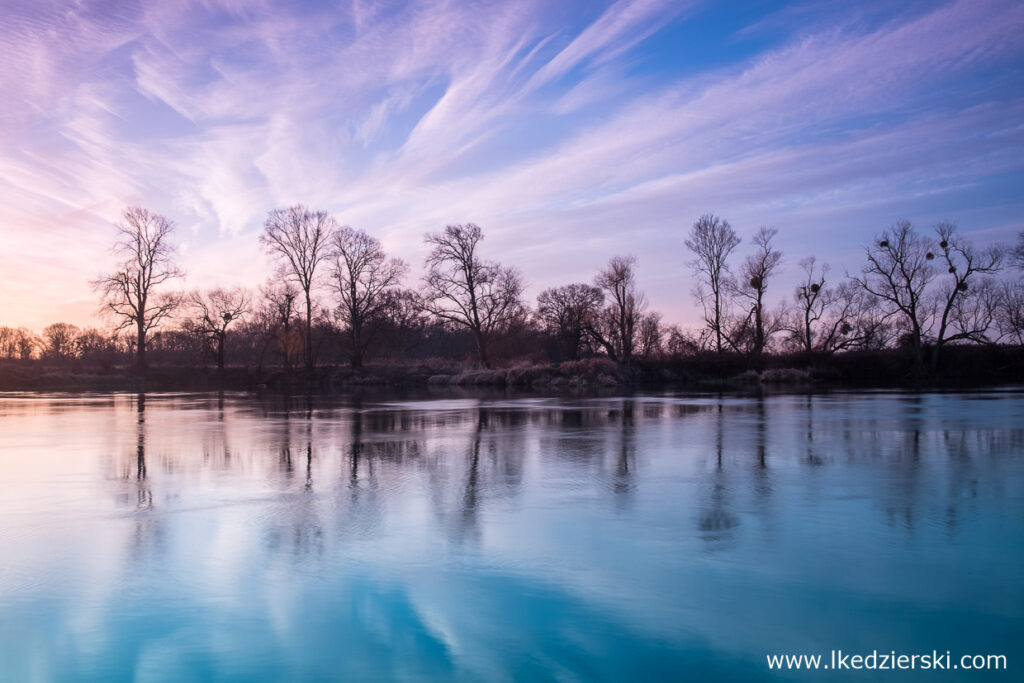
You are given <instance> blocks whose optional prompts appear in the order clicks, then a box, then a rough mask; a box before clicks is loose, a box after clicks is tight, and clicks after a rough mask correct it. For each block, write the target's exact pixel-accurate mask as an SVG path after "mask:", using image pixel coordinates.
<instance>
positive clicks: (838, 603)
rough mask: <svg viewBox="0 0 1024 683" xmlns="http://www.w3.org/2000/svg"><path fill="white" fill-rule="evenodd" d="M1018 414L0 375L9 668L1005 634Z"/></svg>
mask: <svg viewBox="0 0 1024 683" xmlns="http://www.w3.org/2000/svg"><path fill="white" fill-rule="evenodd" d="M1022 407H1024V400H1022V398H1021V397H1020V395H1018V394H1013V393H1004V394H995V395H993V394H976V395H969V394H968V395H916V396H905V395H901V394H874V395H843V394H837V395H819V396H770V395H769V396H764V395H756V396H750V397H745V398H740V397H730V396H716V397H674V396H655V397H652V396H630V397H610V398H571V399H556V398H530V399H523V400H519V399H514V398H508V397H503V396H502V397H494V398H474V397H470V396H465V395H462V396H458V397H455V398H446V399H444V400H430V399H427V400H416V399H410V400H405V401H395V400H392V399H390V398H388V397H377V398H374V397H367V396H359V397H347V398H342V399H337V400H325V399H322V398H317V397H313V396H300V397H297V398H296V397H292V398H280V397H277V398H269V399H266V400H263V401H260V400H253V399H251V398H249V397H245V396H241V395H233V394H230V393H229V394H224V393H220V394H209V395H204V394H200V395H189V394H169V395H145V394H138V395H116V396H105V397H89V396H86V397H81V398H78V399H76V398H73V397H66V396H61V397H47V396H38V397H30V396H19V397H8V398H0V414H3V415H4V416H5V419H4V421H3V423H2V428H0V454H2V455H0V476H2V478H3V479H2V480H3V481H4V482H6V484H5V487H6V492H7V493H8V494H9V495H7V496H5V497H4V498H3V499H0V512H3V513H4V514H3V515H2V516H0V556H3V557H5V558H8V559H7V560H6V562H5V563H4V564H3V565H0V627H2V628H3V629H4V633H6V634H8V637H6V638H5V641H4V642H3V643H2V644H0V661H4V662H5V663H7V662H13V663H14V664H13V665H12V666H11V668H10V671H11V672H12V675H13V676H14V677H15V678H18V679H25V678H32V677H33V676H32V675H31V674H32V671H35V669H34V668H33V667H35V666H38V662H36V661H35V660H33V662H29V661H28V660H27V659H26V656H25V655H24V653H26V652H30V651H31V652H39V653H42V656H43V657H44V660H40V661H46V662H47V666H49V667H50V669H49V670H50V671H52V672H53V673H54V676H52V677H56V678H61V677H63V678H78V677H86V678H90V677H92V678H105V677H107V676H106V674H109V673H111V672H118V673H119V676H115V677H127V676H128V674H127V673H125V672H129V673H131V674H132V675H134V676H135V677H139V678H145V677H147V675H149V674H152V673H153V672H156V671H163V672H164V675H171V677H176V678H190V677H197V676H198V677H200V678H209V677H241V678H260V677H265V678H270V679H274V678H277V679H280V678H310V677H313V678H315V677H318V676H330V677H337V676H347V677H351V678H369V677H372V678H379V677H383V678H391V677H397V678H401V677H406V678H424V677H426V678H431V677H438V678H451V677H456V678H459V677H467V678H474V679H491V678H507V677H518V678H552V677H559V676H564V677H567V678H635V677H637V676H640V675H643V676H646V677H655V678H658V677H661V678H666V677H668V678H671V677H676V676H677V675H678V673H679V671H682V670H686V671H690V672H695V673H694V675H696V676H697V677H706V678H711V677H713V678H720V679H729V678H734V679H737V680H748V679H751V678H754V679H756V678H762V677H766V676H767V672H766V671H764V670H763V667H762V666H761V661H762V658H763V654H764V652H765V651H773V650H775V649H778V650H780V651H788V650H792V649H793V648H794V646H795V645H797V644H798V645H799V646H800V649H801V650H806V651H815V650H822V651H827V650H829V649H831V648H833V647H843V648H844V649H846V648H849V649H854V648H856V647H858V646H866V647H868V648H870V647H881V645H880V644H884V647H886V648H890V649H891V648H893V647H897V648H900V647H905V648H914V649H915V651H916V650H921V651H929V650H930V649H932V648H935V647H939V648H946V647H948V645H947V643H950V642H954V641H955V642H956V643H958V646H962V647H963V648H964V649H965V651H971V648H973V649H974V650H977V651H984V652H989V651H999V652H1006V653H1007V654H1009V653H1012V652H1017V649H1018V648H1019V645H1018V639H1017V638H1016V634H1019V633H1020V632H1021V631H1022V630H1024V619H1022V616H1021V615H1024V589H1022V588H1021V587H1020V585H1019V580H1018V574H1019V569H1020V566H1021V565H1022V563H1024V550H1021V548H1022V546H1021V544H1020V540H1021V538H1022V537H1024V486H1021V484H1020V482H1021V481H1024V477H1022V475H1024V462H1022V460H1024V430H1022V429H1020V428H1018V427H1017V425H1018V424H1019V416H1020V415H1021V414H1022ZM964 577H968V579H967V580H965V578H964ZM894 610H895V612H894ZM894 613H898V614H899V615H900V617H899V619H896V620H894V619H893V614H894ZM836 614H842V615H843V618H842V619H836V618H835V615H836ZM965 623H966V624H969V625H970V628H969V629H967V628H966V627H965ZM15 624H24V625H25V626H24V628H22V627H20V626H19V627H18V628H14V626H13V625H15ZM85 625H87V627H86V626H85ZM75 629H78V630H75ZM58 645H59V647H58ZM159 653H165V655H166V653H176V654H175V655H174V657H173V658H170V659H169V658H168V657H167V656H164V655H159ZM161 666H162V667H164V668H163V669H161V668H160V667H161ZM147 672H148V674H147ZM44 677H46V676H44Z"/></svg>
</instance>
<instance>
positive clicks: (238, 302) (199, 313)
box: [189, 287, 249, 374]
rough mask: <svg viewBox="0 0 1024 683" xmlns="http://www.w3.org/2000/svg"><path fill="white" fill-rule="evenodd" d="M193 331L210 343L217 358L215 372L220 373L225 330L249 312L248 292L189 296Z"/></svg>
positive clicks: (221, 372) (207, 293)
mask: <svg viewBox="0 0 1024 683" xmlns="http://www.w3.org/2000/svg"><path fill="white" fill-rule="evenodd" d="M189 301H190V302H191V305H192V309H193V324H194V326H195V329H196V331H197V332H198V333H199V334H200V335H202V336H203V338H205V339H206V340H207V342H208V343H209V344H210V346H211V349H212V351H213V353H214V356H215V357H216V358H217V372H218V373H220V374H223V373H224V341H225V339H226V338H227V334H228V327H229V326H231V325H232V324H233V323H237V322H240V321H241V320H242V319H243V318H244V317H245V316H246V315H247V314H248V313H249V293H248V292H247V291H246V290H245V289H243V288H241V287H235V288H233V289H221V288H217V289H213V290H210V291H209V292H206V293H205V294H204V293H203V292H198V291H196V292H192V293H191V294H190V295H189Z"/></svg>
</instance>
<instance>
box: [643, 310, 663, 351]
mask: <svg viewBox="0 0 1024 683" xmlns="http://www.w3.org/2000/svg"><path fill="white" fill-rule="evenodd" d="M637 337H638V341H639V347H640V355H641V356H643V357H644V358H655V357H658V356H660V355H661V354H662V352H663V351H664V348H663V344H662V342H663V341H664V338H665V330H664V329H663V328H662V325H661V313H657V312H655V311H650V312H648V313H645V314H644V315H641V316H640V324H639V326H638V335H637Z"/></svg>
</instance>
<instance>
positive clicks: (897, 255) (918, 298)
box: [852, 220, 935, 369]
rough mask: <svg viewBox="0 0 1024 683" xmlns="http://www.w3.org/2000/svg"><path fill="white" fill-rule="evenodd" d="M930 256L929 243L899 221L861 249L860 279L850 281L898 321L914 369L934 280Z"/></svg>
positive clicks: (910, 226) (927, 318)
mask: <svg viewBox="0 0 1024 683" xmlns="http://www.w3.org/2000/svg"><path fill="white" fill-rule="evenodd" d="M930 253H931V243H930V240H928V239H927V238H925V237H924V236H922V235H920V234H919V233H918V232H917V231H916V230H914V227H913V226H912V225H911V224H910V221H906V220H903V221H900V222H898V223H897V224H896V225H894V226H893V227H892V228H890V229H888V230H885V231H884V232H883V233H882V234H881V235H879V236H878V237H876V238H875V241H874V242H873V243H872V244H870V245H869V246H867V247H866V248H865V254H866V256H867V260H868V262H867V263H866V264H865V265H864V266H863V268H862V269H861V275H860V277H853V278H852V279H853V281H854V282H856V283H857V285H858V286H860V287H861V288H863V289H864V291H866V292H868V293H869V294H870V295H871V296H873V297H875V298H876V299H877V300H878V301H880V302H881V303H882V304H883V305H884V306H886V307H887V309H888V310H887V313H889V314H890V315H896V316H897V317H898V318H900V319H901V320H902V322H903V324H904V325H905V326H906V329H907V330H908V332H907V342H908V345H909V346H910V349H911V350H912V351H913V353H914V362H915V364H916V365H917V367H918V369H920V368H921V363H922V350H923V337H924V334H925V333H926V332H927V331H928V325H929V310H928V301H927V299H926V297H925V295H926V290H927V288H928V284H929V283H930V282H931V281H932V279H933V278H934V277H935V268H934V267H932V263H931V261H932V259H931V258H929V257H928V254H930ZM932 258H934V255H933V256H932Z"/></svg>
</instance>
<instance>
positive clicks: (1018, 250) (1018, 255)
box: [1012, 230, 1024, 270]
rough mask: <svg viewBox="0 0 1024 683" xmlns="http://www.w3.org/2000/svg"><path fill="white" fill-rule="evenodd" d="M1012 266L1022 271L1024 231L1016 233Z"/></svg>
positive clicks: (1023, 263) (1023, 265) (1023, 264)
mask: <svg viewBox="0 0 1024 683" xmlns="http://www.w3.org/2000/svg"><path fill="white" fill-rule="evenodd" d="M1012 258H1013V265H1014V266H1016V267H1017V268H1019V269H1020V270H1024V230H1021V231H1020V232H1018V233H1017V244H1015V245H1014V247H1013V254H1012Z"/></svg>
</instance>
